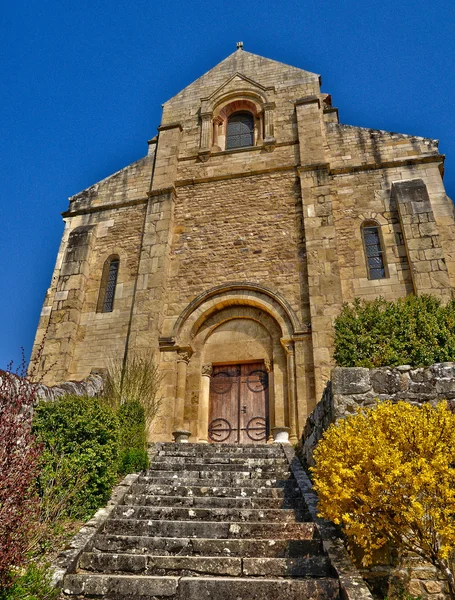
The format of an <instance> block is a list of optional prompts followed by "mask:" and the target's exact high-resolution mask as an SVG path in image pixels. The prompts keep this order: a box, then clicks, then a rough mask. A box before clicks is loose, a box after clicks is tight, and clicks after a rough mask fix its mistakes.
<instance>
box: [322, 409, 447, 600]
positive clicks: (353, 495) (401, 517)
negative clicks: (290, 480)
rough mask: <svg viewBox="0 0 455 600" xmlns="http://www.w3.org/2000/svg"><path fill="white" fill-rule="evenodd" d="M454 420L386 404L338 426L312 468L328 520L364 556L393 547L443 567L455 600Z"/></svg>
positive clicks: (332, 428)
mask: <svg viewBox="0 0 455 600" xmlns="http://www.w3.org/2000/svg"><path fill="white" fill-rule="evenodd" d="M454 455H455V415H454V414H452V413H451V412H450V411H449V410H447V405H446V403H445V402H441V403H440V404H439V405H438V406H437V407H436V408H433V407H432V406H431V405H430V404H425V405H424V406H423V407H422V408H419V407H417V406H412V405H410V404H407V403H406V402H398V403H397V404H392V403H391V402H384V403H381V404H379V405H378V406H377V407H376V408H373V409H368V410H366V411H365V412H364V413H360V412H359V413H358V414H357V415H354V416H349V417H347V418H346V419H343V420H340V421H339V422H338V423H337V424H333V425H331V426H330V427H329V429H328V430H327V431H326V433H325V434H324V438H323V439H322V441H320V442H319V445H318V447H317V448H316V451H315V454H314V457H315V461H316V466H315V467H314V468H312V472H313V475H314V487H315V490H316V491H317V493H318V495H319V512H320V514H321V516H323V517H325V518H327V519H330V520H332V521H334V522H335V523H337V524H341V525H342V527H343V530H344V532H345V533H346V535H348V536H349V537H350V538H351V539H353V541H354V542H355V543H356V544H357V545H358V546H360V548H362V550H363V551H364V559H363V562H364V563H365V564H368V563H369V562H370V561H371V558H372V552H373V551H374V550H376V549H378V548H381V547H382V546H384V545H385V544H386V543H388V542H389V543H391V544H392V545H393V546H395V547H399V548H401V549H403V550H405V551H410V552H414V553H416V554H418V555H419V556H421V557H422V558H424V559H425V560H427V561H429V562H431V563H432V564H433V565H434V566H435V567H436V568H438V569H439V571H440V572H441V574H442V576H443V577H444V578H445V579H446V580H447V582H448V584H449V588H450V592H451V598H455V579H454V574H453V571H452V570H451V568H452V564H453V563H452V559H453V557H454V550H455V465H454V461H453V457H454Z"/></svg>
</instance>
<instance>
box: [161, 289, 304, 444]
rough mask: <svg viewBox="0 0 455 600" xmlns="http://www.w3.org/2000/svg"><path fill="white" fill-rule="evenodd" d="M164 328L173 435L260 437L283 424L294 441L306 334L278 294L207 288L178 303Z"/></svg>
mask: <svg viewBox="0 0 455 600" xmlns="http://www.w3.org/2000/svg"><path fill="white" fill-rule="evenodd" d="M170 333H171V335H170V336H169V337H167V338H163V346H164V342H165V343H166V347H165V348H163V351H172V352H174V353H175V351H177V352H176V353H175V354H174V355H175V357H176V363H175V365H176V367H175V373H176V379H175V384H174V385H175V387H174V389H175V390H176V392H175V410H174V420H173V423H174V434H175V435H174V437H175V439H177V438H183V437H186V439H188V438H189V437H190V436H191V438H192V439H196V440H197V441H199V442H211V443H214V442H225V443H252V442H262V443H264V442H265V441H269V442H270V441H274V439H275V441H278V440H277V432H284V431H286V432H288V433H289V440H290V441H291V442H295V441H297V435H298V433H297V431H298V428H299V421H298V419H299V412H298V411H299V406H298V402H299V398H298V386H297V377H296V373H297V372H299V374H301V376H300V380H299V390H300V404H301V406H304V405H305V403H306V401H307V398H308V394H307V390H309V389H310V387H311V383H309V378H308V377H307V373H309V372H310V371H309V369H310V368H311V367H306V366H305V365H304V360H305V358H306V357H307V356H309V355H310V354H311V353H310V352H309V351H308V349H305V348H304V346H305V345H308V343H311V340H310V336H308V335H306V332H305V335H306V338H305V339H304V337H303V333H302V331H301V328H300V327H299V323H298V320H297V319H296V317H295V314H294V313H293V312H292V309H290V307H289V305H287V303H286V302H285V300H284V299H282V298H281V297H280V296H278V295H277V294H274V293H272V292H270V291H269V290H267V289H266V288H263V287H262V286H259V285H256V284H246V285H245V284H231V285H230V286H226V287H225V286H223V287H222V286H219V287H217V288H212V290H209V291H208V292H206V293H204V294H201V296H198V297H197V298H195V300H194V301H193V302H192V303H191V304H190V305H188V306H187V307H186V308H185V310H184V311H183V312H182V313H181V315H180V316H179V318H178V319H177V321H176V322H175V325H174V328H173V331H172V332H170ZM302 348H304V351H302V350H301V349H302ZM296 349H297V351H296ZM296 355H297V361H296ZM170 358H171V357H170ZM170 358H167V359H165V360H166V364H167V369H168V370H169V368H170V367H171V364H169V360H170ZM306 369H308V370H307V371H306ZM169 372H170V371H169ZM305 409H306V406H305ZM305 412H306V410H305ZM221 419H224V420H223V421H221ZM223 424H224V425H223ZM181 441H183V440H181ZM279 441H282V438H280V440H279Z"/></svg>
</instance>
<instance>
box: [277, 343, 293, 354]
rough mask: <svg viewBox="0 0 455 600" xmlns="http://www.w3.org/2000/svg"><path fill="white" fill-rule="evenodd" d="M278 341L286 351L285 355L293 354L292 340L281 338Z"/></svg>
mask: <svg viewBox="0 0 455 600" xmlns="http://www.w3.org/2000/svg"><path fill="white" fill-rule="evenodd" d="M280 342H281V345H282V346H283V348H284V351H285V352H286V354H287V355H289V354H294V341H293V340H285V339H281V340H280Z"/></svg>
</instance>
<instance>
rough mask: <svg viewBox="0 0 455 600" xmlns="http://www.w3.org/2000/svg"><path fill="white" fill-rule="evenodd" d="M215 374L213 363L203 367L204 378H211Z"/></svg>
mask: <svg viewBox="0 0 455 600" xmlns="http://www.w3.org/2000/svg"><path fill="white" fill-rule="evenodd" d="M212 373H213V367H212V364H211V363H208V364H206V365H202V376H203V377H204V376H205V377H211V376H212Z"/></svg>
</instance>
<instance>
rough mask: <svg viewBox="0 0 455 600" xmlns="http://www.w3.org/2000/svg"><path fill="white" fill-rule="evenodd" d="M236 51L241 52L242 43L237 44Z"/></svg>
mask: <svg viewBox="0 0 455 600" xmlns="http://www.w3.org/2000/svg"><path fill="white" fill-rule="evenodd" d="M237 50H243V42H237Z"/></svg>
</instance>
